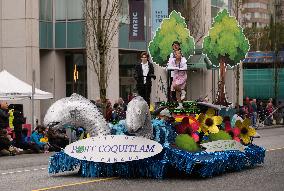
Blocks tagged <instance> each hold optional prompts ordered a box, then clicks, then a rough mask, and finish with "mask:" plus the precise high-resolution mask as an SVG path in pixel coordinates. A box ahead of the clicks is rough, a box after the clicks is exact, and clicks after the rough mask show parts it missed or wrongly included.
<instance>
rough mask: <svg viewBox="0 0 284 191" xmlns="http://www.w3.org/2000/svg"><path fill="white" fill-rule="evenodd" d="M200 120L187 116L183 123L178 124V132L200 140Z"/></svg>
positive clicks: (196, 140)
mask: <svg viewBox="0 0 284 191" xmlns="http://www.w3.org/2000/svg"><path fill="white" fill-rule="evenodd" d="M199 126H200V125H199V122H198V121H197V120H196V119H195V118H194V117H191V116H185V117H183V118H182V120H181V124H179V125H176V130H177V133H178V134H188V135H190V136H191V137H192V138H193V139H194V141H195V142H198V141H199V136H198V133H197V130H198V129H199Z"/></svg>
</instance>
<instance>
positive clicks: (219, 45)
mask: <svg viewBox="0 0 284 191" xmlns="http://www.w3.org/2000/svg"><path fill="white" fill-rule="evenodd" d="M203 49H204V52H205V53H206V54H207V56H208V58H209V59H210V60H211V62H212V64H213V65H215V66H218V65H219V62H220V58H221V57H224V58H226V64H229V65H230V66H232V67H233V66H235V65H236V64H237V63H239V61H240V60H242V59H244V58H245V55H246V53H247V51H248V50H249V42H248V40H247V39H246V37H245V35H244V34H243V30H242V28H241V27H240V26H239V25H238V23H237V20H236V19H235V17H231V16H229V13H228V11H227V10H223V11H221V12H219V13H218V15H217V16H216V17H215V19H214V22H213V27H212V28H211V29H210V30H209V35H208V36H206V37H205V38H204V42H203Z"/></svg>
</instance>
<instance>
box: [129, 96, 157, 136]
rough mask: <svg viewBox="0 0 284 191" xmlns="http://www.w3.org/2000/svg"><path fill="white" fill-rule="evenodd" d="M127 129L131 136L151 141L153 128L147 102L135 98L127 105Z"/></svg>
mask: <svg viewBox="0 0 284 191" xmlns="http://www.w3.org/2000/svg"><path fill="white" fill-rule="evenodd" d="M125 123H126V129H127V131H128V133H129V134H131V135H135V136H139V137H145V138H148V139H151V138H152V137H153V128H152V124H151V115H150V111H149V107H148V104H147V102H146V101H145V100H144V99H143V98H142V97H141V96H137V97H134V98H133V99H132V100H131V101H130V102H129V103H128V105H127V110H126V119H125Z"/></svg>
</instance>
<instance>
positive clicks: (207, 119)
mask: <svg viewBox="0 0 284 191" xmlns="http://www.w3.org/2000/svg"><path fill="white" fill-rule="evenodd" d="M198 121H199V122H200V123H201V129H202V131H203V132H204V133H207V132H209V133H218V132H219V128H218V127H217V125H221V123H222V121H223V119H222V117H221V116H215V110H214V109H212V108H210V109H208V110H207V112H206V114H205V115H204V114H200V115H199V117H198Z"/></svg>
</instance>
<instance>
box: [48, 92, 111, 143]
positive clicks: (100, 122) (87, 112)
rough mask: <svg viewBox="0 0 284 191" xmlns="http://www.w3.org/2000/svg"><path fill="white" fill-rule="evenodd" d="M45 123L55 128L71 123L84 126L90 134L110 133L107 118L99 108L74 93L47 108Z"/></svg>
mask: <svg viewBox="0 0 284 191" xmlns="http://www.w3.org/2000/svg"><path fill="white" fill-rule="evenodd" d="M43 124H44V125H45V126H51V125H54V124H56V125H55V126H54V128H59V127H62V126H63V125H65V124H71V125H73V126H76V127H80V126H81V127H84V128H85V129H86V131H87V132H88V133H90V136H92V137H94V136H97V135H107V134H110V129H109V127H108V125H107V122H106V120H105V119H104V117H103V116H102V114H101V112H100V111H99V110H98V108H97V107H96V106H95V105H94V104H93V103H92V102H91V101H90V100H88V99H86V98H84V97H82V96H80V95H78V94H75V93H74V94H72V95H71V96H70V97H66V98H62V99H60V100H58V101H56V102H55V103H53V104H52V105H51V106H50V108H49V109H48V110H47V112H46V115H45V117H44V122H43Z"/></svg>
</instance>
